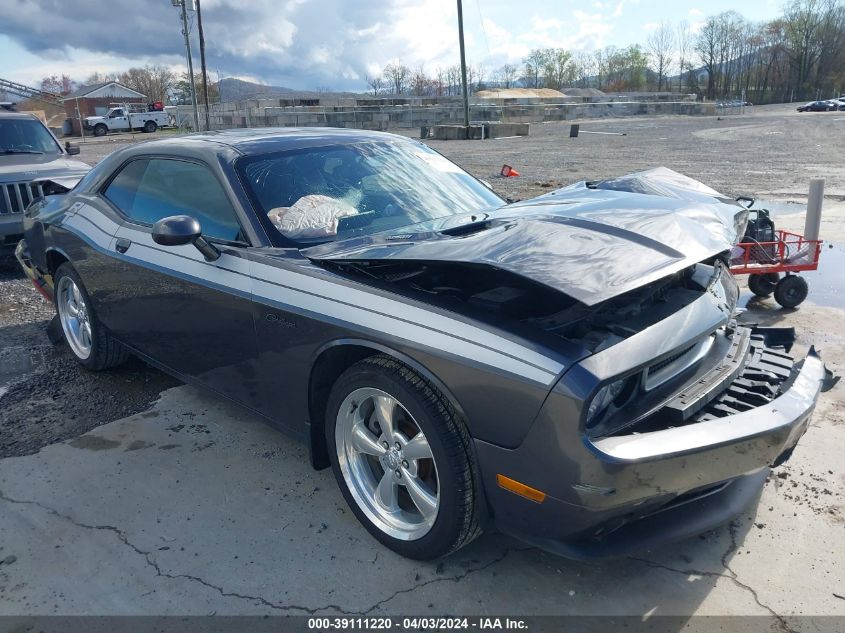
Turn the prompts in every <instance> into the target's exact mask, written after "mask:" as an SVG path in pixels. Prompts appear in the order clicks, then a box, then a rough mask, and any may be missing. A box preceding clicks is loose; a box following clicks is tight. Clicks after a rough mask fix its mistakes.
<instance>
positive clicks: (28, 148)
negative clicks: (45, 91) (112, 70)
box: [0, 109, 91, 255]
mask: <svg viewBox="0 0 845 633" xmlns="http://www.w3.org/2000/svg"><path fill="white" fill-rule="evenodd" d="M76 154H79V148H78V147H74V146H72V145H70V144H66V145H65V146H64V147H63V146H62V145H61V143H59V140H58V139H57V138H56V137H55V136H54V135H53V133H52V132H51V131H50V130H49V129H48V128H47V126H46V125H44V123H42V122H41V119H39V118H38V117H36V116H35V115H34V114H30V113H28V112H12V111H9V110H5V109H3V110H0V255H11V253H12V252H13V251H14V248H15V246H17V243H18V242H19V241H20V239H21V238H22V237H23V212H24V209H26V207H27V206H28V205H29V204H30V203H31V202H32V201H33V200H35V199H36V198H38V197H40V196H43V195H44V194H45V189H46V192H47V193H49V192H57V191H61V190H67V189H70V188H71V187H73V185H75V184H76V183H77V182H78V181H79V179H80V178H82V176H84V175H85V174H86V173H88V171H89V170H90V169H91V168H90V167H89V166H88V165H86V164H85V163H83V162H80V161H78V160H73V159H71V158H70V156H73V155H76Z"/></svg>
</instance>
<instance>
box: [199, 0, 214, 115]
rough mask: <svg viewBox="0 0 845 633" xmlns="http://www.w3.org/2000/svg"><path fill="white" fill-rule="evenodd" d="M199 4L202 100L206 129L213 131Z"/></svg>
mask: <svg viewBox="0 0 845 633" xmlns="http://www.w3.org/2000/svg"><path fill="white" fill-rule="evenodd" d="M196 3H197V30H199V35H200V72H202V100H203V102H204V103H205V129H206V130H210V129H211V119H210V118H209V114H208V72H207V71H206V69H205V36H204V35H203V34H202V8H201V7H200V0H196Z"/></svg>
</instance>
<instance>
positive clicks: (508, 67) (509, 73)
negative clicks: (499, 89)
mask: <svg viewBox="0 0 845 633" xmlns="http://www.w3.org/2000/svg"><path fill="white" fill-rule="evenodd" d="M518 72H519V68H517V67H516V66H514V65H513V64H504V65H503V66H502V67H501V68H500V69H499V78H500V79H499V81H500V82H501V83H502V84H504V87H505V88H513V86H514V83H515V82H516V74H517V73H518Z"/></svg>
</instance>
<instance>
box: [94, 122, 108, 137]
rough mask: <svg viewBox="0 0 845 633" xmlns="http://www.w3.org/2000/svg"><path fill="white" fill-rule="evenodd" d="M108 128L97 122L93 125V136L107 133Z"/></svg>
mask: <svg viewBox="0 0 845 633" xmlns="http://www.w3.org/2000/svg"><path fill="white" fill-rule="evenodd" d="M108 131H109V128H107V127H106V124H105V123H97V125H95V126H94V136H105V135H106V134H108Z"/></svg>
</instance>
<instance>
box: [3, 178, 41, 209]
mask: <svg viewBox="0 0 845 633" xmlns="http://www.w3.org/2000/svg"><path fill="white" fill-rule="evenodd" d="M33 187H37V193H36V191H33ZM0 191H2V192H3V198H2V200H0V215H23V212H24V211H25V210H26V208H27V207H28V206H29V205H30V204H32V203H33V201H34V200H36V199H37V198H38V197H44V191H43V188H42V186H41V185H40V184H38V183H35V182H31V181H23V182H5V183H0ZM15 204H17V209H15Z"/></svg>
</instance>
